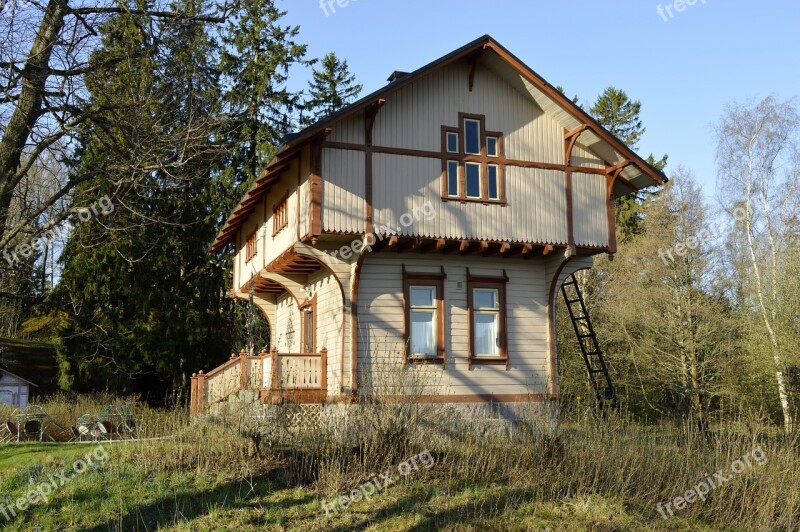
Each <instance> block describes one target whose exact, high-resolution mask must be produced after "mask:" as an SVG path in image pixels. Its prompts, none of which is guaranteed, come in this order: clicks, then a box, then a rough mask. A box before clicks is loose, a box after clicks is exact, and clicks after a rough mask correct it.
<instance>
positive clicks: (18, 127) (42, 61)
mask: <svg viewBox="0 0 800 532" xmlns="http://www.w3.org/2000/svg"><path fill="white" fill-rule="evenodd" d="M67 9H68V6H67V0H50V1H49V2H48V4H47V8H46V9H45V13H44V16H43V17H42V22H41V23H40V24H39V29H38V31H37V32H36V37H35V38H34V40H33V44H32V45H31V50H30V53H29V54H28V59H27V60H26V61H25V67H24V68H23V71H22V88H21V90H20V93H19V100H18V101H17V105H16V107H15V109H14V113H13V114H12V115H11V120H9V122H8V125H7V126H6V128H5V131H4V132H3V138H2V140H0V241H2V240H3V238H2V236H3V234H4V233H5V231H6V223H7V221H8V216H9V208H10V207H11V199H12V197H13V194H14V189H15V188H16V186H17V184H18V183H19V180H20V177H21V176H19V175H17V172H18V171H19V168H20V163H21V161H22V155H23V152H24V149H25V145H26V144H27V142H28V139H29V138H30V134H31V131H32V130H33V128H34V126H35V124H36V121H37V120H38V119H39V116H40V113H41V112H42V99H43V95H44V91H45V87H46V85H47V78H48V76H49V74H50V56H51V55H52V53H53V46H54V45H55V43H56V40H57V39H58V37H59V34H60V33H61V30H62V28H63V27H64V16H65V14H66V12H67Z"/></svg>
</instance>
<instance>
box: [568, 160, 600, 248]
mask: <svg viewBox="0 0 800 532" xmlns="http://www.w3.org/2000/svg"><path fill="white" fill-rule="evenodd" d="M572 191H573V192H572V205H573V209H572V214H573V220H574V231H575V244H577V245H578V246H606V245H608V216H607V211H606V197H605V194H606V180H605V177H604V176H601V175H594V174H573V175H572Z"/></svg>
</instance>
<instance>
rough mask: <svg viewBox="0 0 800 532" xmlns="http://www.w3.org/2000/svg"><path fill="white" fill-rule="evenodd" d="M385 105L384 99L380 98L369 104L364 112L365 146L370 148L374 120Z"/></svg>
mask: <svg viewBox="0 0 800 532" xmlns="http://www.w3.org/2000/svg"><path fill="white" fill-rule="evenodd" d="M385 104H386V100H385V99H384V98H380V99H379V100H376V101H375V102H374V103H372V104H370V105H369V107H367V108H366V109H365V110H364V116H365V120H366V123H365V128H366V129H365V134H366V137H365V139H366V143H367V146H372V130H373V129H374V127H375V118H377V116H378V113H379V112H380V110H381V108H382V107H383V106H384V105H385Z"/></svg>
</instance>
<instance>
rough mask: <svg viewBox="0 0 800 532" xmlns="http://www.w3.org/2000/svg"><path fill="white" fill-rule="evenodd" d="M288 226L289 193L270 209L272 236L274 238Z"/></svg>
mask: <svg viewBox="0 0 800 532" xmlns="http://www.w3.org/2000/svg"><path fill="white" fill-rule="evenodd" d="M287 225H289V191H288V190H287V191H286V194H284V195H283V197H282V198H281V199H280V200H279V201H277V202H276V203H275V206H274V207H273V208H272V236H273V237H274V236H275V235H277V234H278V233H280V232H281V231H283V229H284V228H285V227H286V226H287Z"/></svg>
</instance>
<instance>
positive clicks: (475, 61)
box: [467, 45, 489, 92]
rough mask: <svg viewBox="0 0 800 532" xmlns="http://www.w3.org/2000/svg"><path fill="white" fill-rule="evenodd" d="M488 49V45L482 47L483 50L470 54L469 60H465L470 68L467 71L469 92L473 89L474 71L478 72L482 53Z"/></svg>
mask: <svg viewBox="0 0 800 532" xmlns="http://www.w3.org/2000/svg"><path fill="white" fill-rule="evenodd" d="M488 49H489V46H488V45H484V47H483V48H481V49H480V50H478V51H477V52H475V53H474V54H472V56H470V58H469V59H467V63H469V64H470V66H471V67H472V68H470V70H469V92H472V89H473V88H474V87H475V71H476V70H478V62H479V60H480V58H481V56H482V55H483V53H484V52H485V51H486V50H488Z"/></svg>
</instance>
